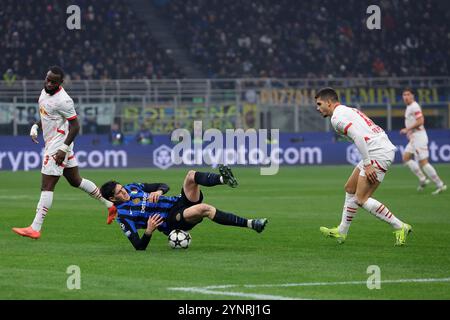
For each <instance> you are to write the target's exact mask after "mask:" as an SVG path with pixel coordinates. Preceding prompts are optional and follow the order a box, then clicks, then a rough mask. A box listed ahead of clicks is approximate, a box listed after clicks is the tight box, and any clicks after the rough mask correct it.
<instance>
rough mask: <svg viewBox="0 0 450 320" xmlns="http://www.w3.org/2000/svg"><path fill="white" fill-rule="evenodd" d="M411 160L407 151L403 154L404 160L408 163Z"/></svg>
mask: <svg viewBox="0 0 450 320" xmlns="http://www.w3.org/2000/svg"><path fill="white" fill-rule="evenodd" d="M409 160H411V157H410V155H409V154H407V153H406V152H405V153H404V154H403V162H404V163H406V162H408V161H409Z"/></svg>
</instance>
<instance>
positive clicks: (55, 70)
mask: <svg viewBox="0 0 450 320" xmlns="http://www.w3.org/2000/svg"><path fill="white" fill-rule="evenodd" d="M48 70H49V71H51V72H53V73H54V74H57V75H59V76H60V77H61V80H63V79H64V70H63V69H62V68H61V67H60V66H51V67H50V68H48Z"/></svg>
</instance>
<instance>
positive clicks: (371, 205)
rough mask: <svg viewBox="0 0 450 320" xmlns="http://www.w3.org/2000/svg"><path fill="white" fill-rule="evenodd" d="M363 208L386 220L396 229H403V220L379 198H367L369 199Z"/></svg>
mask: <svg viewBox="0 0 450 320" xmlns="http://www.w3.org/2000/svg"><path fill="white" fill-rule="evenodd" d="M363 208H364V209H366V210H367V211H369V212H370V213H371V214H373V215H374V216H376V217H377V218H378V219H381V220H383V221H386V222H387V223H389V224H390V225H391V226H392V227H394V228H395V229H401V227H402V226H403V222H402V221H400V220H399V219H397V218H396V217H395V216H394V214H393V213H392V212H390V211H389V209H388V208H387V207H386V206H385V205H384V204H382V203H381V202H379V201H378V200H375V199H373V198H369V199H367V201H366V202H365V203H364V204H363Z"/></svg>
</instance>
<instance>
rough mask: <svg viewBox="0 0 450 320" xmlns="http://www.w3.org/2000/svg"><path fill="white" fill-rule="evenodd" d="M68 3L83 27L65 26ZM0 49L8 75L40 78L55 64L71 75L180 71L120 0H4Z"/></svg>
mask: <svg viewBox="0 0 450 320" xmlns="http://www.w3.org/2000/svg"><path fill="white" fill-rule="evenodd" d="M72 4H76V5H78V6H79V7H80V9H81V10H80V12H81V15H80V16H81V19H80V21H81V23H80V26H81V30H76V29H75V30H70V29H69V28H68V27H67V19H68V18H69V16H70V14H68V13H67V12H66V10H67V7H69V6H70V5H72ZM71 21H72V20H71ZM0 52H1V54H2V56H1V59H0V71H1V72H2V74H3V77H4V79H3V80H9V81H12V80H13V79H14V80H15V79H43V77H44V74H45V72H46V71H47V69H48V67H49V66H50V65H53V64H58V65H61V66H62V67H63V68H64V69H65V70H66V72H67V74H68V76H69V77H70V78H72V79H123V78H127V79H134V78H148V79H155V78H163V77H164V78H177V77H180V76H182V75H181V73H180V71H179V69H178V68H177V67H176V66H175V64H174V61H173V60H172V59H171V57H170V55H169V54H167V53H166V52H165V51H164V50H162V49H161V48H160V47H159V46H158V44H157V42H156V41H155V39H154V38H153V37H152V34H151V32H150V30H149V28H148V27H147V28H146V27H145V24H143V23H142V22H141V21H139V19H137V17H136V14H135V13H134V12H133V10H132V9H131V7H130V6H129V4H128V3H127V2H126V1H121V0H111V1H105V0H98V1H87V0H78V1H70V0H27V1H17V0H2V4H1V7H0Z"/></svg>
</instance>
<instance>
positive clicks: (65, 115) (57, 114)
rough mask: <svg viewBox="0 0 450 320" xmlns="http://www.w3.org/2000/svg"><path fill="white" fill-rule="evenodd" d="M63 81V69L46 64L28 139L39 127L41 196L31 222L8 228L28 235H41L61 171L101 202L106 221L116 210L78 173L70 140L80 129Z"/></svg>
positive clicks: (70, 180)
mask: <svg viewBox="0 0 450 320" xmlns="http://www.w3.org/2000/svg"><path fill="white" fill-rule="evenodd" d="M63 81H64V71H63V70H62V69H61V68H60V67H57V66H53V67H50V68H49V71H48V72H47V76H46V78H45V84H44V89H42V92H41V95H40V97H39V112H40V116H41V121H40V122H39V123H38V124H35V125H33V127H32V129H31V132H30V136H31V138H32V140H33V141H34V142H35V143H39V142H38V140H37V135H38V133H37V129H38V128H39V127H40V128H41V129H42V131H43V136H44V141H45V149H44V157H43V163H42V169H41V173H42V185H41V197H40V200H39V203H38V205H37V209H36V216H35V218H34V221H33V223H32V224H31V225H30V226H29V227H26V228H13V229H12V230H13V231H14V232H15V233H17V234H19V235H21V236H25V237H30V238H32V239H39V238H40V236H41V232H40V230H41V227H42V224H43V222H44V218H45V216H46V214H47V212H48V210H49V209H50V207H51V206H52V202H53V191H54V189H55V186H56V184H57V182H58V180H59V178H60V177H61V175H64V177H65V178H66V179H67V181H68V182H69V183H70V185H71V186H73V187H76V188H79V189H81V190H83V191H85V192H86V193H88V194H89V195H90V196H91V197H93V198H94V199H97V200H99V201H101V202H102V203H103V204H105V206H106V207H107V208H108V219H107V222H108V223H110V222H112V220H113V219H114V217H115V215H116V213H117V210H116V207H115V206H114V205H113V203H112V202H110V201H108V200H106V199H104V198H103V197H102V196H101V194H100V191H99V189H98V187H97V186H96V185H95V184H94V183H93V182H92V181H89V180H87V179H84V178H81V177H80V174H79V172H78V163H77V160H76V159H75V155H74V151H73V141H74V139H75V137H76V135H77V134H78V132H79V130H80V125H79V123H78V120H77V114H76V112H75V108H74V105H73V100H72V98H70V96H69V95H68V94H67V92H66V91H65V90H64V88H63V87H62V86H61V85H62V83H63Z"/></svg>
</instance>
